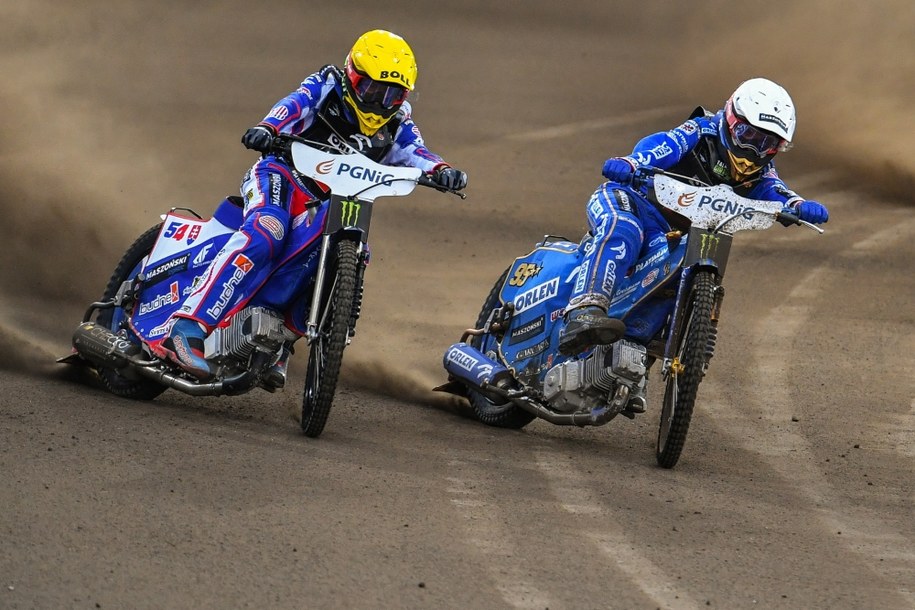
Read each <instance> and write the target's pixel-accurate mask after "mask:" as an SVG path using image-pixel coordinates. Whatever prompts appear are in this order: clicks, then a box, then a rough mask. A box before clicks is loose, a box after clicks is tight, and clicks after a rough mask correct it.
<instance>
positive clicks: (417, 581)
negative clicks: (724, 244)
mask: <svg viewBox="0 0 915 610" xmlns="http://www.w3.org/2000/svg"><path fill="white" fill-rule="evenodd" d="M341 4H345V3H339V2H310V3H307V5H308V6H307V7H306V4H303V3H291V2H290V3H271V4H270V5H269V6H270V8H267V5H264V4H257V3H254V4H252V3H249V2H230V3H218V4H215V3H198V5H195V7H194V8H187V7H186V3H182V2H170V1H165V2H158V3H142V2H134V1H132V0H131V1H128V2H121V3H110V2H100V1H88V2H80V3H75V4H72V5H71V4H61V3H58V2H51V1H50V0H47V1H43V0H22V1H20V2H16V3H13V2H8V3H5V4H3V6H2V7H0V23H2V24H3V25H2V26H0V28H2V31H0V68H2V73H3V75H4V77H3V79H2V80H3V82H2V83H0V100H2V107H3V108H4V112H3V115H2V118H0V129H2V138H0V154H2V159H3V163H2V164H0V185H2V186H3V189H2V191H0V205H2V212H3V217H4V222H3V223H2V228H0V237H2V243H3V244H4V250H5V255H6V256H5V262H4V264H3V266H2V268H0V311H2V313H3V318H2V319H3V322H2V323H0V608H97V607H101V608H241V607H254V608H267V607H271V608H303V607H307V608H551V609H554V610H555V609H557V608H656V607H657V608H698V607H716V608H830V609H835V608H849V609H851V608H855V609H857V608H881V609H905V608H915V495H913V494H915V491H913V480H915V476H913V471H915V399H913V396H915V306H913V303H915V287H913V286H915V285H913V279H912V272H911V265H912V261H913V260H915V240H913V239H912V234H913V232H915V215H913V199H912V197H911V195H910V194H909V195H908V196H906V195H907V194H908V193H909V192H910V191H909V188H908V187H910V186H911V185H912V183H913V181H912V176H913V172H912V159H913V158H915V150H913V149H912V140H911V137H910V136H911V133H912V131H913V126H915V120H913V119H915V114H913V111H912V109H911V100H912V99H913V97H915V76H913V75H915V66H913V64H912V58H913V57H915V44H913V42H912V41H913V38H912V36H911V32H912V31H915V9H913V6H915V5H912V3H911V2H907V1H906V2H903V1H899V2H890V1H887V2H876V3H871V4H869V5H867V6H858V5H856V6H851V5H850V3H840V4H841V5H842V7H841V8H839V4H836V5H832V4H831V5H830V6H829V8H828V10H827V11H825V12H824V13H822V14H821V13H819V12H818V11H816V10H815V9H814V7H813V5H814V4H818V5H822V3H793V2H772V3H765V5H764V7H765V15H764V16H760V17H759V18H758V19H757V20H756V21H753V22H751V21H750V20H749V18H748V17H746V16H744V17H737V16H736V15H735V12H736V11H737V7H736V6H735V5H734V4H733V3H725V2H712V1H701V2H692V3H683V5H684V7H682V8H681V7H679V6H674V5H673V3H663V4H664V5H665V6H661V3H658V4H657V5H656V4H650V3H642V4H638V3H637V4H635V5H633V7H632V8H628V9H620V8H619V7H617V8H614V7H613V5H615V4H618V3H608V2H602V1H601V2H598V1H593V2H576V3H573V4H575V5H576V6H575V8H567V9H562V8H560V7H559V4H558V3H553V2H541V1H539V0H538V1H534V2H524V3H502V4H508V5H509V6H501V5H500V4H499V3H492V2H475V1H470V0H466V1H460V0H459V1H456V2H453V3H448V4H447V5H443V3H434V4H433V3H429V4H428V5H426V4H425V3H415V2H407V1H405V0H394V1H389V2H384V3H365V4H366V6H364V7H361V8H356V7H352V8H341V7H340V6H339V5H341ZM797 4H800V6H797ZM382 5H383V6H382ZM687 5H688V7H687ZM807 5H810V6H809V7H807ZM845 5H848V6H845ZM368 7H373V8H368ZM619 11H622V12H619ZM375 27H384V28H387V29H391V30H394V31H396V32H398V33H401V34H402V35H404V36H405V37H406V38H407V39H408V40H409V41H410V42H411V44H412V46H413V48H414V51H415V52H416V53H417V56H418V60H419V65H420V76H419V88H420V94H419V96H417V98H416V101H415V118H416V120H417V122H418V124H419V125H420V127H421V128H422V129H423V134H424V136H425V138H426V140H427V142H428V144H429V145H430V147H431V148H433V149H434V150H436V151H438V152H440V153H442V154H443V155H444V156H445V157H446V158H447V159H449V160H450V161H451V162H452V163H453V164H454V165H456V166H458V167H461V168H462V169H465V170H466V171H467V172H468V173H469V175H470V187H469V189H468V198H467V199H466V201H463V202H462V201H460V200H458V199H456V198H453V197H446V196H444V195H440V194H438V193H429V192H423V193H416V194H415V195H414V196H412V197H410V198H405V199H396V200H390V205H385V206H378V211H377V213H376V215H375V218H374V220H373V236H372V238H373V253H374V256H373V262H372V265H371V266H370V268H369V273H368V277H367V286H366V301H365V308H364V312H365V313H364V316H363V319H362V320H361V321H360V328H359V332H358V334H357V335H356V337H355V340H354V342H353V344H352V345H351V346H350V348H348V350H347V353H346V357H345V373H344V376H343V377H344V378H343V381H342V387H341V389H340V390H339V392H338V397H337V401H336V404H335V407H334V410H333V412H332V414H331V419H330V421H329V423H328V426H327V429H326V431H325V433H324V434H323V436H322V437H321V438H320V439H318V440H310V439H305V438H304V437H302V436H301V434H300V433H299V431H298V425H297V423H296V422H295V421H294V419H293V417H292V414H293V413H294V412H295V411H296V409H298V407H299V401H300V399H301V381H300V380H301V377H302V373H303V371H304V363H303V362H296V363H294V364H295V367H296V368H294V373H296V378H295V380H293V382H292V384H291V387H290V388H288V389H287V391H286V392H285V393H282V394H277V395H269V394H265V393H254V394H250V395H248V396H245V397H240V398H220V399H192V398H190V397H186V396H184V395H181V394H179V393H177V392H174V391H169V392H166V393H165V394H163V395H162V396H161V397H160V398H158V399H157V400H155V401H153V402H149V403H138V402H129V401H124V400H121V399H117V398H115V397H113V396H110V395H107V394H105V393H103V392H102V391H101V390H99V389H97V388H95V387H93V386H92V385H90V384H87V383H85V382H84V381H83V380H80V379H76V378H74V377H73V376H72V375H68V374H67V373H65V372H62V371H61V370H60V369H61V367H59V365H55V364H54V363H53V361H54V358H55V357H56V356H59V355H63V354H66V353H67V352H68V350H69V337H70V334H71V332H72V329H73V328H74V327H75V324H76V323H77V322H78V320H79V319H80V317H81V315H82V312H83V310H84V308H85V306H86V305H87V304H88V303H89V302H90V301H92V300H94V299H95V298H97V297H98V296H99V294H100V292H101V290H102V288H103V286H104V284H105V282H106V281H107V278H108V275H109V274H110V272H111V270H112V269H113V267H114V265H115V263H116V261H117V259H118V258H119V256H120V255H121V253H122V252H123V251H124V249H126V247H127V246H128V245H129V244H130V242H131V241H132V240H133V239H134V238H135V237H136V236H137V235H139V234H140V233H141V232H142V231H143V230H145V229H146V228H148V227H149V226H152V225H153V224H155V223H157V222H158V215H159V214H160V213H162V212H163V211H165V210H167V209H168V208H169V207H172V206H175V205H181V206H190V207H193V208H195V209H197V210H198V211H199V212H201V213H204V214H206V213H209V212H211V211H212V209H213V207H214V206H215V204H216V203H217V202H218V201H219V200H220V199H221V197H222V196H223V195H225V194H229V193H234V192H235V190H236V188H237V184H238V181H239V179H240V178H241V176H242V174H243V173H244V171H245V169H246V168H247V167H248V166H249V165H250V163H252V162H253V160H254V157H253V154H252V153H251V152H250V151H246V150H244V149H243V148H242V146H241V145H240V144H239V142H238V140H239V137H240V135H241V133H242V132H243V131H244V129H245V128H246V127H248V126H250V125H251V124H253V123H256V122H257V121H258V120H259V119H260V118H261V117H262V116H263V115H264V114H265V113H266V112H267V110H268V109H269V108H270V106H271V104H272V103H273V102H274V101H275V100H276V99H278V98H279V97H281V96H283V95H285V94H286V93H287V92H288V91H289V90H291V89H293V88H294V87H295V86H296V85H297V83H298V81H299V80H301V78H303V77H304V76H305V75H306V74H307V73H309V72H310V71H312V70H314V69H316V68H318V67H320V66H321V65H323V64H326V63H339V62H341V61H342V60H343V57H344V55H345V53H346V51H347V50H348V47H349V45H350V44H351V43H352V41H353V40H354V39H355V38H356V36H358V35H359V34H361V33H362V32H364V31H365V30H368V29H372V28H375ZM764 49H768V52H767V53H764V52H763V50H764ZM877 67H879V69H878V68H877ZM757 75H764V76H768V77H770V78H773V79H775V80H777V81H779V82H781V83H782V84H784V85H785V86H786V87H787V88H788V89H789V91H791V92H792V95H793V96H794V99H795V102H796V104H797V106H798V108H799V121H800V123H799V128H798V134H797V138H796V141H797V145H796V147H795V150H794V151H792V152H791V153H789V154H787V155H785V156H784V158H783V160H780V162H779V163H780V165H779V166H780V169H781V172H782V175H783V176H784V177H785V178H786V180H787V181H788V182H789V184H790V185H792V186H793V187H795V188H796V190H798V191H800V192H801V193H802V194H804V195H805V196H807V197H809V198H811V199H818V200H822V201H824V202H826V203H827V204H828V205H829V207H830V211H831V215H832V217H831V220H830V222H829V223H828V224H827V225H826V229H827V232H826V234H825V235H822V236H819V235H816V234H814V233H813V232H812V231H806V230H801V229H798V228H793V229H790V230H789V229H785V230H782V229H781V228H776V229H773V230H771V231H767V232H763V233H760V234H754V235H746V236H745V235H744V234H741V235H738V236H737V239H735V244H734V253H733V255H732V259H731V262H730V264H729V267H728V276H727V277H726V278H725V286H726V289H727V296H726V298H725V304H724V311H723V313H722V321H721V326H720V335H719V347H718V351H717V352H716V355H715V357H714V359H713V360H712V365H711V368H710V371H709V374H708V376H707V377H706V379H705V381H704V382H703V384H702V386H701V387H700V390H699V404H698V407H697V411H696V414H695V416H694V419H693V425H692V427H691V430H690V435H689V439H688V440H687V445H686V448H685V450H684V454H683V457H682V459H681V461H680V463H679V464H678V466H677V467H676V468H675V469H673V470H669V471H668V470H663V469H660V468H658V467H656V466H655V463H654V455H653V453H654V441H655V436H656V430H657V423H658V421H657V400H655V401H654V403H653V404H652V405H651V407H650V409H649V412H648V413H646V414H645V415H643V416H642V417H639V418H638V419H637V420H636V421H634V422H630V421H628V420H614V421H612V422H611V423H610V424H609V425H607V426H605V427H603V428H596V429H577V428H576V429H569V428H560V427H556V426H552V425H550V424H547V423H545V422H534V423H533V424H531V425H530V426H528V427H527V428H526V429H524V430H523V431H521V432H508V431H502V430H498V429H492V428H487V427H484V426H482V425H480V424H478V423H475V422H474V421H472V420H470V419H468V418H467V417H465V416H464V415H463V413H462V410H461V408H460V406H459V405H456V404H454V403H452V402H451V401H449V400H447V399H443V397H442V396H441V395H433V394H431V393H430V392H429V389H430V388H431V387H433V386H434V385H436V384H437V383H440V382H441V381H443V380H444V373H443V372H441V368H440V365H441V356H442V353H443V351H444V349H445V348H446V347H447V346H448V345H449V344H450V343H452V342H453V341H455V340H456V339H457V338H458V337H459V335H460V332H461V331H462V330H463V329H464V328H465V327H467V326H468V325H469V324H471V323H472V322H473V320H474V319H475V318H476V314H477V311H478V309H479V306H480V304H481V302H482V300H483V298H484V297H485V295H486V294H487V292H488V291H489V288H490V286H491V284H492V282H493V281H494V280H495V278H496V277H497V276H498V274H499V273H500V272H501V271H502V270H503V269H504V268H505V266H506V265H507V264H508V263H509V262H510V261H511V260H512V259H513V258H514V257H516V256H519V255H521V254H523V253H525V252H526V251H527V250H528V249H529V248H530V247H531V245H532V244H533V243H534V242H536V241H537V240H538V239H539V238H540V237H541V236H542V235H543V234H546V233H554V234H565V235H569V236H573V237H576V238H577V236H579V235H581V234H582V232H583V231H584V230H585V216H584V202H585V201H586V200H587V198H588V196H589V195H590V193H591V191H592V190H593V189H594V188H595V187H596V186H597V185H598V184H599V180H600V173H599V172H600V165H601V163H602V162H603V160H604V159H605V158H606V157H607V156H609V155H613V154H623V153H626V152H628V151H629V150H630V149H631V147H632V145H633V144H634V143H635V142H636V141H637V140H638V139H639V138H640V137H642V136H643V135H645V134H647V133H650V132H653V131H657V130H660V129H666V128H669V127H672V126H674V125H676V124H678V123H679V122H680V120H681V119H682V118H683V117H684V116H685V115H687V114H688V113H689V112H690V111H691V110H692V109H693V108H694V107H695V106H696V105H699V104H702V105H705V106H706V107H709V108H717V107H718V106H719V105H720V104H721V102H722V101H723V100H724V99H725V98H726V96H727V95H728V94H729V93H730V91H731V90H733V88H734V87H735V86H736V85H737V84H738V83H739V82H740V81H741V80H743V79H745V78H749V77H752V76H757Z"/></svg>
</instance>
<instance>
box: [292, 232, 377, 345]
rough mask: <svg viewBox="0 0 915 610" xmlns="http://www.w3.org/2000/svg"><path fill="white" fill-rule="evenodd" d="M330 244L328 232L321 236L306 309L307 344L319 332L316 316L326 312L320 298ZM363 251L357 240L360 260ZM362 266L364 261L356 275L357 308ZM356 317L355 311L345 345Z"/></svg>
mask: <svg viewBox="0 0 915 610" xmlns="http://www.w3.org/2000/svg"><path fill="white" fill-rule="evenodd" d="M330 244H331V241H330V234H325V235H324V236H323V237H321V254H320V255H319V258H318V273H317V275H316V276H315V287H314V292H312V295H311V307H310V309H309V311H308V322H307V323H306V326H305V339H306V340H307V341H308V343H309V344H311V342H312V341H314V340H315V339H317V338H318V336H319V335H320V332H319V330H318V329H319V328H320V325H319V323H318V316H322V315H324V313H326V312H324V311H323V310H322V307H321V298H322V297H323V295H324V282H325V279H326V278H327V260H328V256H329V254H328V252H329V250H330ZM364 251H365V243H363V242H362V241H361V240H360V241H359V242H358V248H357V250H356V252H357V254H358V255H359V260H360V261H364V256H363V252H364ZM364 267H365V263H363V264H362V265H361V266H360V268H359V272H358V276H357V282H358V283H359V286H358V287H357V290H358V295H357V299H358V303H357V304H356V307H357V308H358V307H361V304H362V277H363V275H362V270H363V269H364ZM358 317H359V313H358V311H357V312H355V314H354V319H353V320H351V321H350V332H349V336H348V337H347V339H346V344H347V345H349V343H350V341H352V338H353V334H355V333H354V331H355V327H356V320H355V318H358Z"/></svg>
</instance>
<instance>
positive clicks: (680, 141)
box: [567, 108, 803, 312]
mask: <svg viewBox="0 0 915 610" xmlns="http://www.w3.org/2000/svg"><path fill="white" fill-rule="evenodd" d="M722 112H723V111H719V112H718V113H717V114H714V115H713V114H710V113H707V112H705V111H704V109H702V108H698V109H697V110H696V112H694V113H693V115H692V116H691V117H690V118H689V119H688V120H687V121H686V122H684V123H682V124H681V125H679V126H677V127H675V128H673V129H671V130H670V131H667V132H659V133H655V134H652V135H649V136H647V137H645V138H643V139H642V140H640V141H639V142H638V143H637V144H636V145H635V148H634V149H633V151H632V153H631V154H630V155H628V156H626V157H621V158H619V159H616V160H621V161H623V162H627V163H628V164H630V165H631V169H630V171H634V170H635V168H637V167H639V166H652V167H656V168H660V169H664V170H668V171H671V172H674V173H677V174H681V175H684V176H689V177H693V178H697V179H699V180H701V181H703V182H705V183H707V184H712V185H716V184H727V185H729V186H731V187H733V188H734V190H735V191H736V192H737V193H738V194H740V195H742V196H744V197H749V198H752V199H763V200H768V201H781V202H783V203H784V204H785V205H786V206H791V205H794V204H795V203H797V202H800V201H803V199H802V198H801V197H799V196H798V195H797V194H796V193H795V192H794V191H792V190H790V189H789V188H788V187H787V186H786V185H785V183H784V182H782V180H781V179H780V178H779V177H778V172H776V170H775V165H774V162H773V161H772V160H769V162H768V163H767V164H766V165H765V166H764V167H763V168H762V169H761V170H760V171H759V172H758V173H757V174H755V175H754V176H753V177H752V178H751V179H749V180H747V181H744V182H739V183H738V182H735V181H734V180H733V179H732V178H731V170H730V166H729V165H728V162H729V161H728V158H727V156H726V154H724V153H723V152H722V150H721V148H720V140H719V137H718V129H719V126H720V125H721V116H722ZM608 163H610V160H608ZM606 174H607V171H606V169H605V175H606ZM608 177H609V176H608ZM586 211H587V217H588V225H589V228H590V239H588V240H587V241H586V242H585V244H584V255H585V256H584V259H583V260H582V264H581V268H580V271H579V275H578V278H577V281H576V283H575V287H574V289H573V292H572V299H571V301H570V302H569V306H568V308H567V311H571V310H575V309H577V308H587V307H593V306H597V307H600V308H601V309H602V310H603V311H605V312H606V311H607V310H608V309H609V307H610V304H611V302H612V300H613V289H614V286H615V285H616V281H617V278H618V277H619V276H620V275H621V274H622V275H625V274H626V272H627V271H628V270H629V268H630V267H631V266H632V265H633V264H634V263H635V261H636V260H638V258H639V256H640V254H641V250H642V248H643V246H645V247H647V245H648V244H650V243H652V242H653V241H654V240H655V239H656V238H658V237H660V236H662V235H664V234H666V233H667V232H668V231H669V230H670V227H669V225H668V223H667V221H666V220H665V219H664V217H663V216H662V215H661V213H660V212H659V211H658V210H657V208H655V207H654V206H653V205H652V204H651V203H650V202H649V201H648V200H647V199H646V198H645V196H644V195H643V194H642V193H641V192H640V191H639V190H638V189H637V188H634V187H633V186H630V185H628V184H622V183H620V182H615V181H612V180H611V181H608V182H605V183H604V184H602V185H601V186H600V187H599V188H598V189H597V190H596V191H595V192H594V193H593V194H592V195H591V199H590V200H589V201H588V204H587V208H586Z"/></svg>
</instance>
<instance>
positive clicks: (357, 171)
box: [337, 163, 394, 184]
mask: <svg viewBox="0 0 915 610" xmlns="http://www.w3.org/2000/svg"><path fill="white" fill-rule="evenodd" d="M343 174H348V175H349V176H350V177H351V178H355V179H356V180H362V181H364V182H373V183H375V184H382V183H386V182H390V181H391V179H392V178H394V174H386V173H384V171H383V170H379V169H369V168H368V167H362V166H361V165H350V164H349V163H340V164H339V165H338V166H337V175H338V176H340V175H343Z"/></svg>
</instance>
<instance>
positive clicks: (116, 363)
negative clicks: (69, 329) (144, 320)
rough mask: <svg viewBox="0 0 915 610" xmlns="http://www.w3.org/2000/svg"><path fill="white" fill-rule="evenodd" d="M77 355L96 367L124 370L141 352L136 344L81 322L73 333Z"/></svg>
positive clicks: (104, 329) (106, 330) (88, 323)
mask: <svg viewBox="0 0 915 610" xmlns="http://www.w3.org/2000/svg"><path fill="white" fill-rule="evenodd" d="M73 347H74V348H75V349H76V351H77V353H78V354H79V355H80V356H82V357H83V358H85V359H86V360H88V361H89V362H91V363H92V364H95V365H98V366H104V367H109V368H114V369H120V368H124V367H125V366H127V365H128V364H129V363H130V359H131V358H133V357H135V356H137V355H139V354H140V352H141V351H142V350H141V349H140V346H139V345H137V344H136V343H133V342H131V341H128V340H127V339H122V338H121V337H118V336H117V335H115V334H114V333H113V332H111V331H110V330H108V329H107V328H105V327H104V326H99V325H98V324H96V323H95V322H83V323H82V324H80V325H79V326H78V327H76V330H75V331H74V332H73Z"/></svg>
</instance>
